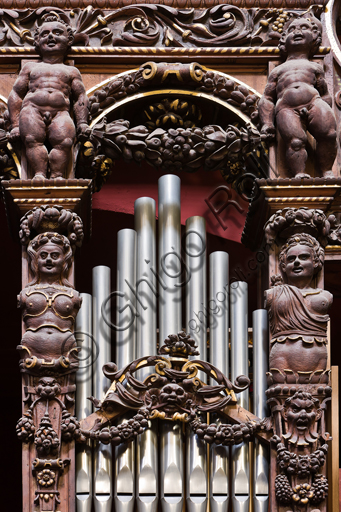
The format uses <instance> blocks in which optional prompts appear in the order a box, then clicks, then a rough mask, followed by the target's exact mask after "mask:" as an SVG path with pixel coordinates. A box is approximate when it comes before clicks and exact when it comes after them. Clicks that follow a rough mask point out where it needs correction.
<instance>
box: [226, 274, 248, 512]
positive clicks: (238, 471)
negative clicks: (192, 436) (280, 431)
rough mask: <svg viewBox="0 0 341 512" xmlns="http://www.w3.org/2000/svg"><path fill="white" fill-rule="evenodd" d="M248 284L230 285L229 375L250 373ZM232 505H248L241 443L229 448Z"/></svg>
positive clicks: (240, 508) (243, 398) (241, 508)
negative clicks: (230, 453) (230, 454)
mask: <svg viewBox="0 0 341 512" xmlns="http://www.w3.org/2000/svg"><path fill="white" fill-rule="evenodd" d="M247 298H248V286H247V283H245V282H244V281H237V282H235V283H232V284H231V286H230V308H231V377H232V381H234V380H235V379H236V377H238V375H246V376H248V374H249V359H248V316H247ZM238 404H239V405H240V406H242V407H244V408H245V409H247V410H248V408H249V391H248V390H246V391H243V393H240V394H239V395H238ZM231 451H232V493H231V495H232V508H233V511H234V512H248V511H249V504H250V484H249V481H250V469H249V446H248V444H246V443H243V444H242V445H239V446H233V447H232V450H231Z"/></svg>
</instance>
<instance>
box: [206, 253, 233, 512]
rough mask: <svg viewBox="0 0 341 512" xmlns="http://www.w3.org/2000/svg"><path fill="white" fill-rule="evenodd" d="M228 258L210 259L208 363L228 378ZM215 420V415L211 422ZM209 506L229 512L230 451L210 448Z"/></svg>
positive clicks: (218, 255)
mask: <svg viewBox="0 0 341 512" xmlns="http://www.w3.org/2000/svg"><path fill="white" fill-rule="evenodd" d="M228 269H229V255H228V254H227V253H226V252H222V251H217V252H213V253H212V254H210V258H209V278H210V280H209V296H208V306H209V312H210V316H209V319H210V322H209V325H210V357H209V361H210V362H211V363H212V364H213V365H214V366H216V367H217V368H219V369H220V370H221V371H222V372H223V373H224V375H226V376H227V377H228V375H229V294H228V282H229V272H228ZM213 418H214V416H213V415H212V418H211V421H212V419H213ZM209 450H210V468H209V479H210V506H211V511H212V512H227V509H228V504H229V448H228V446H217V445H210V448H209Z"/></svg>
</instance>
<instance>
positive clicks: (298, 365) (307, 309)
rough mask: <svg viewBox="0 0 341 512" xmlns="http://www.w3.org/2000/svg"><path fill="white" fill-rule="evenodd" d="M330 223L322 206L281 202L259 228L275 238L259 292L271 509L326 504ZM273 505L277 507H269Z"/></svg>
mask: <svg viewBox="0 0 341 512" xmlns="http://www.w3.org/2000/svg"><path fill="white" fill-rule="evenodd" d="M329 230H330V224H329V222H328V220H327V219H326V217H325V215H324V214H323V212H321V211H319V210H308V209H306V208H299V209H294V208H285V209H283V210H280V211H278V212H276V214H274V215H273V216H272V217H271V218H270V219H269V221H268V222H267V224H266V226H265V233H266V238H267V241H268V242H269V243H271V244H272V243H276V244H277V247H278V250H277V256H276V257H277V262H276V263H277V268H278V269H279V271H280V272H279V274H277V275H273V276H272V279H271V281H272V287H271V288H270V289H269V290H266V292H265V304H266V307H267V309H268V312H269V321H270V357H269V373H268V384H269V389H268V390H267V397H268V403H269V406H270V408H271V412H272V417H273V424H274V426H275V436H274V437H273V450H274V452H275V455H274V457H272V462H273V467H272V473H271V478H272V485H273V486H274V489H275V494H276V506H277V507H278V508H277V509H276V510H278V511H280V512H286V511H287V510H288V507H289V508H290V506H291V507H292V510H294V511H296V510H297V511H298V510H302V507H303V510H304V511H307V512H312V511H313V510H316V509H317V510H320V511H322V510H326V497H327V494H328V482H327V479H326V466H325V459H326V455H327V451H328V445H327V443H326V441H328V440H329V439H330V436H329V434H328V433H327V432H326V417H325V412H326V410H327V406H328V403H329V402H330V396H331V388H330V386H329V369H328V368H327V356H328V354H327V326H328V321H329V316H328V310H329V308H330V306H331V304H332V301H333V296H332V295H331V293H329V292H328V291H326V290H323V289H322V288H319V287H317V286H316V275H317V274H318V273H320V272H322V270H323V264H324V249H323V245H325V244H326V242H327V238H328V235H329ZM274 510H275V509H274Z"/></svg>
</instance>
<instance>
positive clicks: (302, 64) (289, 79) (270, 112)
mask: <svg viewBox="0 0 341 512" xmlns="http://www.w3.org/2000/svg"><path fill="white" fill-rule="evenodd" d="M319 25H320V23H319V21H318V20H316V19H315V20H313V19H309V18H304V17H302V18H298V19H295V20H294V21H293V22H292V23H290V25H289V27H288V28H287V30H286V31H285V32H283V34H282V37H281V40H280V44H279V49H280V51H281V54H282V55H283V56H286V61H285V62H284V63H283V64H280V65H279V66H277V67H276V68H275V69H274V70H273V71H272V72H271V73H270V76H269V78H268V83H267V85H266V88H265V91H264V94H263V96H262V98H261V99H260V101H259V105H258V111H259V117H260V121H261V124H262V129H261V133H263V134H265V135H267V136H268V137H269V138H271V137H274V136H275V125H276V127H277V128H278V131H279V133H280V135H281V137H282V139H283V141H284V144H285V147H286V164H287V167H288V169H289V170H290V171H291V172H292V173H293V174H294V175H295V177H299V178H301V177H306V176H309V175H307V174H306V173H305V167H306V161H307V150H306V144H307V130H308V131H309V133H310V134H311V135H312V136H313V137H314V138H315V140H316V152H315V156H316V160H317V164H318V167H319V169H320V171H321V172H322V173H323V176H325V177H333V173H332V166H333V163H334V160H335V157H336V152H337V143H336V120H335V116H334V113H333V111H332V109H331V105H332V99H331V97H330V95H329V93H328V88H327V83H326V81H325V78H324V71H323V67H322V66H321V64H319V63H317V62H312V61H310V60H309V58H310V57H312V56H313V55H314V54H315V52H316V51H317V49H318V48H319V45H320V44H321V31H320V26H319Z"/></svg>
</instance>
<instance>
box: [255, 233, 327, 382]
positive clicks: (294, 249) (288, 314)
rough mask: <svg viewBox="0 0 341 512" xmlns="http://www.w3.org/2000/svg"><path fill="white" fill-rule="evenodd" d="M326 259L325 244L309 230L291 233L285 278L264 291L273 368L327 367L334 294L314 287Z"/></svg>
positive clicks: (284, 262)
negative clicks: (328, 338) (329, 322)
mask: <svg viewBox="0 0 341 512" xmlns="http://www.w3.org/2000/svg"><path fill="white" fill-rule="evenodd" d="M323 262H324V250H323V248H322V247H321V246H320V244H319V242H318V241H317V240H316V239H315V238H314V237H312V236H310V235H307V234H297V235H294V236H291V237H290V238H289V239H288V240H287V242H286V243H285V244H284V246H283V248H282V250H281V252H280V254H279V263H280V270H281V274H282V278H283V280H281V283H280V284H277V285H275V286H274V287H273V288H271V289H270V290H267V291H266V292H265V296H266V303H265V304H266V308H267V309H268V312H269V320H270V331H271V351H270V371H271V369H277V370H279V371H280V372H281V373H283V372H284V373H285V370H291V371H292V372H294V373H296V374H297V373H300V372H303V373H307V377H309V374H311V373H313V372H317V373H321V371H324V370H326V365H327V347H326V343H327V324H328V320H329V316H328V314H327V312H328V309H329V308H330V306H331V304H332V302H333V296H332V294H331V293H329V292H327V291H325V290H321V289H319V288H312V281H313V278H314V276H315V274H316V273H317V272H319V271H320V270H321V269H322V267H323ZM283 282H284V283H285V284H283ZM302 377H303V376H302Z"/></svg>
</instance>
